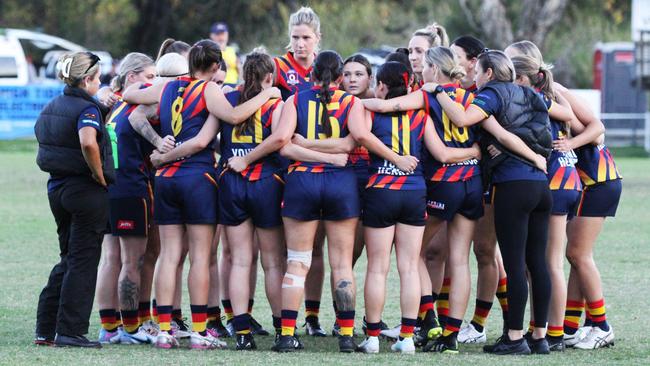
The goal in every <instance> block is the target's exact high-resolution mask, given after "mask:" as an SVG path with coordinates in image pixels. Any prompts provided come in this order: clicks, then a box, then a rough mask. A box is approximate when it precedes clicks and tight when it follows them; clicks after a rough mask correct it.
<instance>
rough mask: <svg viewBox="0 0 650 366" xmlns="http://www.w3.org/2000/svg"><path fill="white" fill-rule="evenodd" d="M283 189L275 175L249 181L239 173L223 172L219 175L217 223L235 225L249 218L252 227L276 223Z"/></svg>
mask: <svg viewBox="0 0 650 366" xmlns="http://www.w3.org/2000/svg"><path fill="white" fill-rule="evenodd" d="M283 191H284V182H283V181H282V178H281V177H280V176H279V175H276V174H273V175H271V176H268V177H266V178H262V179H259V180H256V181H252V182H251V181H249V180H247V179H245V178H244V177H242V176H241V174H239V173H235V172H230V171H229V172H226V173H224V174H223V175H222V176H221V178H219V223H220V224H222V225H228V226H237V225H239V224H241V223H242V222H244V221H246V220H247V219H248V218H251V219H252V221H253V225H255V226H256V227H260V228H271V227H277V226H280V225H282V216H281V215H280V205H281V204H282V193H283Z"/></svg>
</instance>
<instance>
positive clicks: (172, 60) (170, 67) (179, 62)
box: [156, 53, 190, 77]
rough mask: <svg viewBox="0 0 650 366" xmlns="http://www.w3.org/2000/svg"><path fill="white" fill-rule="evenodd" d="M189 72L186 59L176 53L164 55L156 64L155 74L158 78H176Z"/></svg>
mask: <svg viewBox="0 0 650 366" xmlns="http://www.w3.org/2000/svg"><path fill="white" fill-rule="evenodd" d="M189 72H190V70H189V64H188V63H187V59H186V58H185V57H183V56H181V55H180V54H178V53H167V54H164V55H162V56H161V57H160V59H158V62H156V74H157V75H158V76H159V77H176V76H181V75H185V74H187V73H189Z"/></svg>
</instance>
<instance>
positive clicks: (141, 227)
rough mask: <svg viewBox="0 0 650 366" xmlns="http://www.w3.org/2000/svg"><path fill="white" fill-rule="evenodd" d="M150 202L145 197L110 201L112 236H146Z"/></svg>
mask: <svg viewBox="0 0 650 366" xmlns="http://www.w3.org/2000/svg"><path fill="white" fill-rule="evenodd" d="M150 202H151V201H149V199H148V198H147V197H126V198H112V199H110V200H109V206H110V215H109V225H110V226H109V228H110V233H111V234H112V235H114V236H147V231H148V230H149V215H150V212H151V208H150V206H151V205H150Z"/></svg>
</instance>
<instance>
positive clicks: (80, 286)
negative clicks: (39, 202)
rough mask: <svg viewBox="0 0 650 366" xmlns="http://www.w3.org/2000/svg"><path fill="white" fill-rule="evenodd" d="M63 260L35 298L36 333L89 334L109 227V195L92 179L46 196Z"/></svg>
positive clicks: (70, 183)
mask: <svg viewBox="0 0 650 366" xmlns="http://www.w3.org/2000/svg"><path fill="white" fill-rule="evenodd" d="M48 198H49V201H50V209H51V210H52V214H54V220H55V221H56V226H57V233H58V236H59V248H60V257H61V261H60V262H59V263H58V264H57V265H55V266H54V268H52V272H50V278H49V280H48V282H47V285H46V286H45V288H44V289H43V291H42V292H41V296H40V297H39V299H38V310H37V314H36V333H37V334H38V335H41V336H46V337H54V333H55V332H56V333H58V334H63V335H82V334H86V333H88V323H89V319H90V313H91V311H92V307H93V300H94V297H95V282H96V280H97V265H98V264H99V257H100V254H101V243H102V237H103V233H104V231H105V230H106V227H107V222H108V193H107V191H106V189H105V188H103V187H101V186H100V185H98V184H97V183H95V182H94V181H93V180H92V179H91V178H90V177H73V178H69V179H68V180H67V181H66V182H65V183H63V184H62V185H61V186H59V187H57V188H56V189H55V190H54V191H53V192H50V193H49V194H48Z"/></svg>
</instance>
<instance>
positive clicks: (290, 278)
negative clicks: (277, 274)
mask: <svg viewBox="0 0 650 366" xmlns="http://www.w3.org/2000/svg"><path fill="white" fill-rule="evenodd" d="M290 287H298V288H304V287H305V277H302V276H296V275H295V274H291V273H285V274H284V279H283V280H282V288H290Z"/></svg>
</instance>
